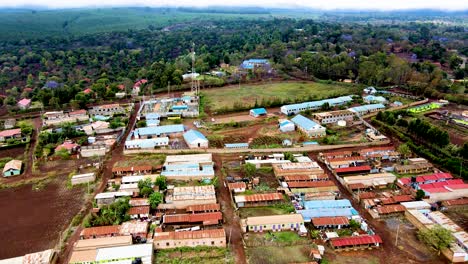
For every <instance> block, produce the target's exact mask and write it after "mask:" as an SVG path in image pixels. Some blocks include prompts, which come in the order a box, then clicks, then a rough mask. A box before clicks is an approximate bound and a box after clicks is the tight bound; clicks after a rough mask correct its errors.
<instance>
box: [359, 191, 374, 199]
mask: <svg viewBox="0 0 468 264" xmlns="http://www.w3.org/2000/svg"><path fill="white" fill-rule="evenodd" d="M371 198H375V193H374V192H363V193H360V194H359V199H371Z"/></svg>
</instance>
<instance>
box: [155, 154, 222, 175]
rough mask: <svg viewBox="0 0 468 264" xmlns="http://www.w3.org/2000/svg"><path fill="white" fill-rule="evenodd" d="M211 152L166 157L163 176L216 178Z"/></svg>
mask: <svg viewBox="0 0 468 264" xmlns="http://www.w3.org/2000/svg"><path fill="white" fill-rule="evenodd" d="M213 166H214V163H213V158H212V155H211V154H191V155H171V156H167V157H166V162H165V163H164V165H163V167H162V171H161V176H164V177H166V178H168V179H173V180H184V181H189V180H202V179H212V178H214V175H215V173H214V167H213Z"/></svg>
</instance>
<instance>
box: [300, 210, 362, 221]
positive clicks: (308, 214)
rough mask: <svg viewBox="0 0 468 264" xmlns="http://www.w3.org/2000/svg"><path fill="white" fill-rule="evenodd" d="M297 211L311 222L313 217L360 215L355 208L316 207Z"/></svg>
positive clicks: (349, 217) (351, 216)
mask: <svg viewBox="0 0 468 264" xmlns="http://www.w3.org/2000/svg"><path fill="white" fill-rule="evenodd" d="M296 213H298V214H301V215H302V217H303V218H304V222H310V221H311V219H312V218H319V217H337V216H344V217H347V218H348V219H351V218H353V216H356V215H359V213H358V212H357V211H356V209H354V208H352V207H351V208H314V209H306V210H296Z"/></svg>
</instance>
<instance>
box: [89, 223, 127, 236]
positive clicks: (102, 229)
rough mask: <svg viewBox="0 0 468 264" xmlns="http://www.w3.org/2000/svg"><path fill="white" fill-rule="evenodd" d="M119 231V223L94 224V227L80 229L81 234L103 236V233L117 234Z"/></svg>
mask: <svg viewBox="0 0 468 264" xmlns="http://www.w3.org/2000/svg"><path fill="white" fill-rule="evenodd" d="M119 232H120V226H119V225H113V226H96V227H88V228H85V229H83V231H81V236H85V237H89V236H105V235H112V234H118V233H119Z"/></svg>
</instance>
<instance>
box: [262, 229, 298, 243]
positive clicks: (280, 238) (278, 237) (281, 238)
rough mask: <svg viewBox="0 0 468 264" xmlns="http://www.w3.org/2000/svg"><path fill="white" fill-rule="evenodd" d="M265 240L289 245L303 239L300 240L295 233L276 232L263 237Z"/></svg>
mask: <svg viewBox="0 0 468 264" xmlns="http://www.w3.org/2000/svg"><path fill="white" fill-rule="evenodd" d="M265 238H266V239H268V240H272V241H274V242H278V243H286V244H290V243H294V242H296V241H300V240H303V238H301V237H300V236H299V235H298V234H297V233H294V232H289V231H285V232H278V233H268V234H266V235H265Z"/></svg>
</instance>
